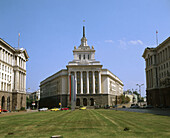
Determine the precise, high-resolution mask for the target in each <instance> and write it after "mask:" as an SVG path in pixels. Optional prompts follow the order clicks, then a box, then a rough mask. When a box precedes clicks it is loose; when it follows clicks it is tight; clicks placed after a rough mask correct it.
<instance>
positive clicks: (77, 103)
mask: <svg viewBox="0 0 170 138" xmlns="http://www.w3.org/2000/svg"><path fill="white" fill-rule="evenodd" d="M76 106H80V99H79V98H77V99H76Z"/></svg>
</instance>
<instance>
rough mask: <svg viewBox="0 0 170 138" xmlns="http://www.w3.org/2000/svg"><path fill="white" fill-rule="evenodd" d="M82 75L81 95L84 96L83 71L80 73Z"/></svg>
mask: <svg viewBox="0 0 170 138" xmlns="http://www.w3.org/2000/svg"><path fill="white" fill-rule="evenodd" d="M80 73H81V94H83V71H80Z"/></svg>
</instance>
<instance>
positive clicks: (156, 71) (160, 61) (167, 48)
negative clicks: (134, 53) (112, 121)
mask: <svg viewBox="0 0 170 138" xmlns="http://www.w3.org/2000/svg"><path fill="white" fill-rule="evenodd" d="M142 57H143V58H144V59H145V64H146V68H145V71H146V84H147V88H146V95H147V104H150V105H153V106H165V107H166V106H170V37H168V38H167V39H166V40H165V41H164V42H162V43H161V44H159V45H158V46H157V47H156V48H148V47H147V48H146V49H145V51H144V53H143V56H142Z"/></svg>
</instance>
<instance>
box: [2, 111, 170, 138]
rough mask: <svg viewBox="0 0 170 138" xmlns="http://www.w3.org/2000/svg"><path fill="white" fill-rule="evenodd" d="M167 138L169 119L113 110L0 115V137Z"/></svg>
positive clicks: (169, 135) (168, 134)
mask: <svg viewBox="0 0 170 138" xmlns="http://www.w3.org/2000/svg"><path fill="white" fill-rule="evenodd" d="M53 135H62V136H63V137H69V138H70V137H72V138H77V137H82V138H88V137H93V138H100V137H101V138H103V137H129V138H133V137H141V138H143V137H163V138H166V137H170V117H168V116H158V115H152V114H143V113H132V112H124V111H115V110H104V109H101V110H99V109H98V110H76V111H73V112H72V111H57V112H50V111H48V112H36V113H29V114H17V115H9V116H0V137H1V138H3V137H12V138H15V137H19V138H20V137H24V138H25V137H34V138H36V137H40V138H43V137H44V138H49V137H51V136H53Z"/></svg>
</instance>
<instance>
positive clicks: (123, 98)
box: [117, 94, 130, 104]
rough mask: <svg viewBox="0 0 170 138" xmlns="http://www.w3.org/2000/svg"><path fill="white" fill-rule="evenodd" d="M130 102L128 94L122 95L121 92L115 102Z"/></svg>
mask: <svg viewBox="0 0 170 138" xmlns="http://www.w3.org/2000/svg"><path fill="white" fill-rule="evenodd" d="M129 102H130V98H129V97H128V96H124V95H123V94H122V95H120V96H118V100H117V103H118V104H126V103H129Z"/></svg>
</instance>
